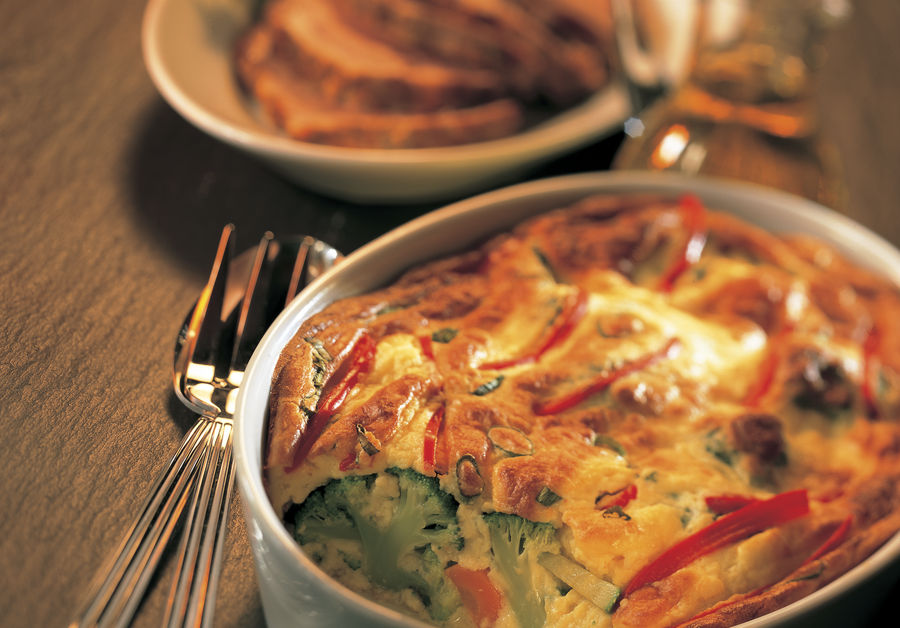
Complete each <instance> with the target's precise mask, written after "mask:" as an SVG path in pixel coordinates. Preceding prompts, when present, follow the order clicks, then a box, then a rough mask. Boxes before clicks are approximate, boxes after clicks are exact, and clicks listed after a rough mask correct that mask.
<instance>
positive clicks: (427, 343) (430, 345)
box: [419, 336, 434, 360]
mask: <svg viewBox="0 0 900 628" xmlns="http://www.w3.org/2000/svg"><path fill="white" fill-rule="evenodd" d="M419 344H420V345H422V353H423V354H425V357H426V358H428V359H429V360H434V342H432V340H431V336H419Z"/></svg>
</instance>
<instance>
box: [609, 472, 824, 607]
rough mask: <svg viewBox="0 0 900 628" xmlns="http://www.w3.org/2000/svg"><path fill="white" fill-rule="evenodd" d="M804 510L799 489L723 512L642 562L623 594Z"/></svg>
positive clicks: (806, 507)
mask: <svg viewBox="0 0 900 628" xmlns="http://www.w3.org/2000/svg"><path fill="white" fill-rule="evenodd" d="M808 512H809V500H808V498H807V495H806V489H799V490H795V491H788V492H786V493H780V494H778V495H776V496H774V497H772V498H770V499H765V500H759V501H757V502H754V503H752V504H749V505H747V506H744V507H743V508H741V509H740V510H736V511H734V512H732V513H729V514H727V515H724V516H722V517H720V518H718V519H716V520H715V521H713V522H712V523H711V524H709V525H708V526H706V527H705V528H703V529H702V530H699V531H697V532H695V533H694V534H692V535H691V536H689V537H687V538H686V539H684V540H682V541H679V542H678V543H676V544H675V545H673V546H672V547H670V548H669V549H667V550H666V551H664V552H663V553H662V554H660V555H659V556H657V557H656V558H655V559H654V560H652V561H651V562H650V563H648V564H647V565H645V566H644V567H643V568H642V569H641V570H640V571H638V572H637V574H636V575H635V576H634V578H632V579H631V582H629V583H628V586H627V587H625V595H626V596H627V595H629V594H631V593H633V592H634V591H636V590H637V589H640V588H641V587H643V586H645V585H648V584H650V583H651V582H656V581H657V580H662V579H663V578H665V577H666V576H670V575H672V574H673V573H675V572H676V571H678V570H679V569H681V568H682V567H685V566H686V565H688V564H690V563H692V562H693V561H694V560H696V559H698V558H700V557H701V556H704V555H706V554H709V553H710V552H713V551H715V550H717V549H719V548H721V547H725V546H726V545H730V544H731V543H735V542H736V541H740V540H742V539H745V538H747V537H749V536H752V535H754V534H756V533H757V532H762V531H763V530H766V529H768V528H771V527H774V526H777V525H781V524H782V523H786V522H788V521H791V520H792V519H796V518H798V517H802V516H803V515H805V514H807V513H808Z"/></svg>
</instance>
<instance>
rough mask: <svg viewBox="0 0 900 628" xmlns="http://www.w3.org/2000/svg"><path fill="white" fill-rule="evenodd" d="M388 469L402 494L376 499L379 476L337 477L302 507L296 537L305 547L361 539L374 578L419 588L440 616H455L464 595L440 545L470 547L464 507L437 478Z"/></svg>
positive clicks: (391, 586)
mask: <svg viewBox="0 0 900 628" xmlns="http://www.w3.org/2000/svg"><path fill="white" fill-rule="evenodd" d="M387 473H389V474H390V475H392V476H394V477H395V478H396V479H397V484H398V488H399V494H398V495H397V497H395V498H391V499H387V500H385V498H384V497H382V496H378V497H377V498H376V497H373V496H372V491H373V488H374V486H375V478H376V476H375V475H366V476H348V477H345V478H342V479H339V480H332V481H330V482H329V483H328V484H326V485H325V486H322V487H320V488H318V489H316V490H315V491H313V493H311V494H310V495H309V497H307V499H306V501H304V502H303V504H302V505H301V506H300V507H299V508H298V510H297V513H296V517H295V520H294V522H295V525H296V528H295V536H296V538H297V540H298V541H299V542H300V543H301V544H302V545H305V544H307V543H322V544H326V545H327V544H328V542H329V541H330V540H351V541H357V542H359V544H360V554H361V558H362V569H363V571H364V572H365V573H366V575H367V576H368V577H369V579H370V580H371V581H372V582H374V583H375V584H378V585H380V586H383V587H385V588H387V589H391V590H394V591H401V590H403V589H407V588H408V589H412V590H413V591H414V592H415V593H416V594H417V595H418V596H419V597H420V598H421V599H422V601H423V602H424V603H425V605H426V606H427V607H428V610H429V613H430V614H431V616H432V617H433V618H434V619H436V620H443V619H447V618H448V617H449V616H450V615H451V614H453V611H455V610H456V609H457V608H458V607H459V605H460V600H459V594H458V592H457V591H456V589H455V588H454V587H453V586H452V585H451V584H448V583H447V582H446V581H445V579H444V573H443V571H444V562H443V561H442V560H441V559H440V558H439V556H438V553H436V552H435V550H438V551H443V550H445V549H448V550H449V549H461V548H462V537H461V536H460V535H459V523H458V522H457V519H456V509H457V507H458V504H457V502H456V500H455V499H454V498H453V497H452V496H451V495H449V494H448V493H445V492H444V491H442V490H441V489H440V487H439V484H438V480H437V478H431V477H426V476H424V475H421V474H420V473H417V472H415V471H413V470H411V469H396V468H391V469H387ZM386 502H393V503H390V504H388V503H386ZM386 508H387V509H388V510H387V511H386V510H385V509H386Z"/></svg>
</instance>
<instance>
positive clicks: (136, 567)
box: [69, 421, 212, 628]
mask: <svg viewBox="0 0 900 628" xmlns="http://www.w3.org/2000/svg"><path fill="white" fill-rule="evenodd" d="M211 428H212V426H211V425H210V423H209V421H198V422H197V423H196V424H195V425H194V426H193V427H192V428H191V429H190V430H189V431H188V433H187V434H186V435H185V437H184V438H183V439H182V441H181V445H180V446H179V447H178V451H177V452H176V454H175V456H173V458H172V460H171V461H170V462H169V464H168V466H167V467H166V469H165V471H164V472H163V473H162V474H161V475H160V476H159V478H158V479H157V480H156V483H155V485H154V487H153V489H152V491H151V493H150V495H149V496H148V497H147V499H146V501H145V502H144V504H143V505H142V506H141V509H140V512H139V514H138V517H137V519H136V520H135V522H134V523H133V524H132V525H131V527H130V528H129V530H128V532H127V533H126V534H125V538H124V539H122V541H121V543H120V544H119V546H118V547H117V549H116V550H115V552H113V554H112V555H111V556H110V557H109V558H108V559H107V561H106V562H105V563H104V565H103V567H102V568H101V569H100V570H99V571H98V572H97V575H96V576H95V577H94V580H93V582H92V584H91V588H90V589H89V593H88V595H87V601H86V602H85V603H84V605H83V606H82V609H81V612H80V613H79V615H78V618H77V619H75V620H74V621H73V622H72V623H71V624H70V626H69V628H76V627H77V628H89V627H93V626H98V627H106V626H126V625H127V624H128V623H129V622H130V621H131V618H132V617H133V615H134V612H135V610H136V609H137V606H138V603H139V602H140V601H141V598H142V597H143V594H144V591H145V590H146V588H147V585H148V584H149V582H150V578H151V576H152V575H153V573H154V571H155V570H156V566H157V565H158V563H159V560H160V557H161V556H162V553H163V550H164V549H165V546H166V544H167V543H168V540H169V538H170V537H171V535H172V530H173V529H174V528H175V524H176V523H177V521H178V518H179V517H180V515H181V512H182V510H183V509H184V507H185V505H186V503H187V498H188V493H189V489H190V487H191V484H192V482H193V480H194V473H195V470H196V469H197V465H198V463H199V462H200V461H201V457H202V453H203V451H204V443H206V442H207V440H208V433H209V431H210V430H211Z"/></svg>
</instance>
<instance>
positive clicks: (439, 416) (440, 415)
mask: <svg viewBox="0 0 900 628" xmlns="http://www.w3.org/2000/svg"><path fill="white" fill-rule="evenodd" d="M443 423H444V405H443V404H441V405H440V406H438V409H437V410H435V411H434V413H433V414H432V415H431V418H430V419H428V423H427V424H426V425H425V436H424V442H423V444H422V466H423V467H424V468H425V474H426V475H431V474H432V473H434V467H435V460H436V452H437V438H438V432H440V430H441V425H443Z"/></svg>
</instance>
